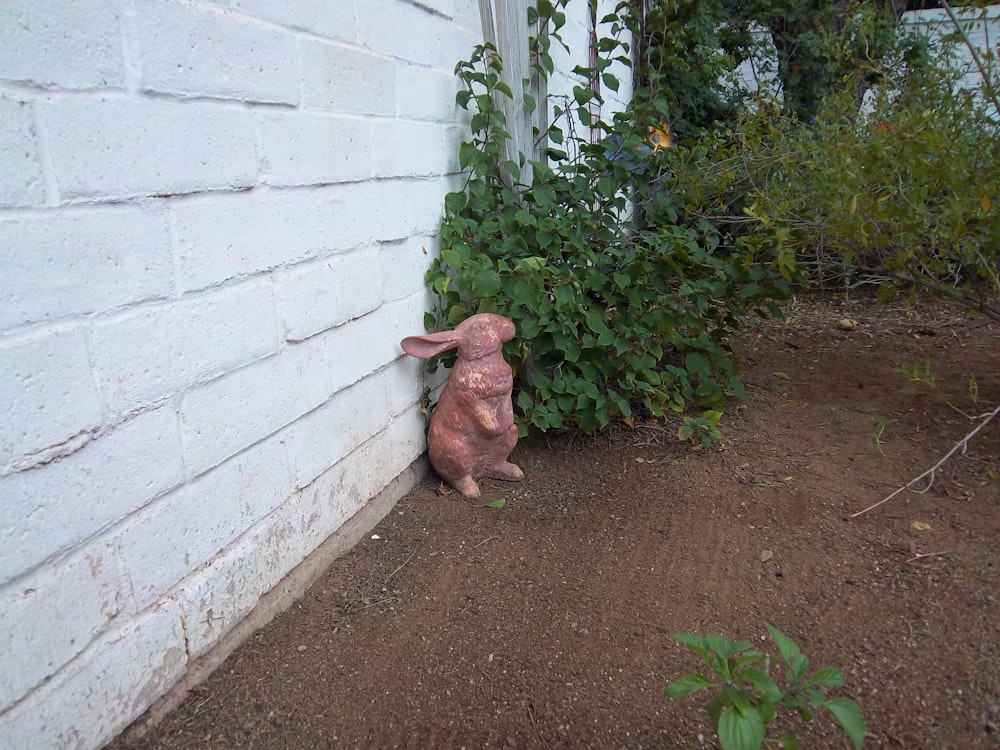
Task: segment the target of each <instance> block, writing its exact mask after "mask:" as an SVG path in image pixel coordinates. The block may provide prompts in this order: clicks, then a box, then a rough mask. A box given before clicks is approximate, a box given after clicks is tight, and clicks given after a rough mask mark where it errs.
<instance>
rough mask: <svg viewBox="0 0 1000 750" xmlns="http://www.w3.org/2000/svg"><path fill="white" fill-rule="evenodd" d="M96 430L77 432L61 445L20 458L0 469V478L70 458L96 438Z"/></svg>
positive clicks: (57, 444) (51, 446)
mask: <svg viewBox="0 0 1000 750" xmlns="http://www.w3.org/2000/svg"><path fill="white" fill-rule="evenodd" d="M96 432H97V431H96V430H84V431H83V432H78V433H77V434H76V435H74V436H73V437H71V438H68V439H66V440H63V441H62V442H61V443H56V444H55V445H50V446H49V447H48V448H42V450H40V451H35V452H34V453H31V454H29V455H27V456H22V457H21V458H18V459H16V460H14V461H11V462H10V463H9V464H7V465H6V466H4V467H3V468H2V469H0V477H3V476H7V475H8V474H16V473H18V472H21V471H30V470H31V469H38V468H40V467H42V466H45V465H47V464H50V463H52V462H53V461H58V460H59V459H61V458H66V456H71V455H73V454H74V453H76V452H77V451H79V450H82V449H83V448H84V446H86V445H87V444H88V443H89V442H90V441H91V440H93V439H94V438H95V436H96Z"/></svg>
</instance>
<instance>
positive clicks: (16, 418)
mask: <svg viewBox="0 0 1000 750" xmlns="http://www.w3.org/2000/svg"><path fill="white" fill-rule="evenodd" d="M101 419H102V408H101V401H100V398H99V397H98V394H97V392H96V390H95V388H94V384H93V379H92V378H91V375H90V364H89V362H88V359H87V342H86V338H85V337H84V335H83V332H82V331H80V330H78V329H67V330H46V331H42V332H40V333H37V334H34V335H32V336H30V337H22V338H20V339H15V340H14V341H12V342H9V343H8V344H6V345H0V468H2V467H3V466H5V465H6V464H8V463H10V462H11V461H13V460H14V459H18V458H21V457H22V456H25V455H28V454H32V453H35V452H37V451H41V450H43V449H46V448H51V447H52V446H55V445H57V444H59V443H62V442H64V441H67V440H69V439H70V438H72V437H74V436H75V435H79V434H80V433H82V432H86V431H88V430H93V429H94V428H96V427H97V426H98V425H99V424H100V423H101Z"/></svg>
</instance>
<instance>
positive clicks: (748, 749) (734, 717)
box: [718, 707, 764, 750]
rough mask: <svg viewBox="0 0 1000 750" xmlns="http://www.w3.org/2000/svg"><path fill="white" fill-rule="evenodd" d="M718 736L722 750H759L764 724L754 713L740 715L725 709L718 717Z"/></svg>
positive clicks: (730, 709) (736, 711)
mask: <svg viewBox="0 0 1000 750" xmlns="http://www.w3.org/2000/svg"><path fill="white" fill-rule="evenodd" d="M718 734H719V742H720V743H721V744H722V748H723V750H760V746H761V745H762V744H763V742H764V722H763V721H762V720H761V718H760V714H758V713H757V712H756V711H747V712H746V713H740V712H739V710H737V709H736V708H732V707H731V708H727V709H726V710H724V711H723V712H722V713H721V714H720V715H719V729H718Z"/></svg>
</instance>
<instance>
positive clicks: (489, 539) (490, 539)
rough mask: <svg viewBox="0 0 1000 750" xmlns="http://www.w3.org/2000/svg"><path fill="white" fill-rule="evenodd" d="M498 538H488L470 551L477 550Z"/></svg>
mask: <svg viewBox="0 0 1000 750" xmlns="http://www.w3.org/2000/svg"><path fill="white" fill-rule="evenodd" d="M499 538H500V537H498V536H488V537H486V538H485V539H484V540H483V541H481V542H480V543H479V544H477V545H476V546H475V547H473V548H472V549H479V548H480V547H482V546H483V545H484V544H486V542H492V541H493V540H494V539H499Z"/></svg>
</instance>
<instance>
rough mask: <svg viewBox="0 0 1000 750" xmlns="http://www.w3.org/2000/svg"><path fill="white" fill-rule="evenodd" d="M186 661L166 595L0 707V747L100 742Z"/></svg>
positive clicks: (177, 616) (180, 629)
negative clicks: (1, 710) (14, 701)
mask: <svg viewBox="0 0 1000 750" xmlns="http://www.w3.org/2000/svg"><path fill="white" fill-rule="evenodd" d="M186 668H187V656H186V653H185V644H184V626H183V623H182V620H181V613H180V609H179V608H178V607H177V605H176V604H175V603H173V602H163V603H161V604H159V605H157V606H156V607H154V608H152V609H150V610H149V611H148V612H144V613H143V614H142V615H140V616H139V617H138V618H136V619H134V620H129V621H127V622H125V623H123V624H122V625H121V626H120V628H118V629H115V630H112V631H109V632H107V633H105V634H104V635H102V636H101V637H100V638H99V640H98V641H96V642H95V643H93V644H92V645H91V646H90V648H88V649H87V650H86V651H85V652H84V653H83V654H81V655H80V656H79V657H78V658H77V659H76V660H74V661H73V662H71V663H70V665H69V666H68V667H67V668H66V669H65V670H63V671H62V672H60V673H59V674H58V675H56V676H55V677H53V678H52V679H51V680H50V681H49V682H47V683H46V684H45V685H43V686H42V687H41V688H39V689H38V690H36V691H35V692H34V693H32V694H31V695H29V696H28V697H27V698H25V699H24V700H23V701H22V702H21V703H20V704H18V705H16V706H14V707H13V708H12V709H10V711H8V712H7V713H6V714H4V715H3V717H2V720H0V747H5V748H29V747H30V748H70V747H72V748H80V749H85V748H90V749H92V750H96V748H100V747H103V746H104V745H105V744H107V743H108V742H110V741H111V740H112V739H113V738H114V737H115V736H116V735H118V734H119V733H120V732H121V731H122V730H124V729H125V728H126V727H127V726H128V725H129V724H130V723H131V722H132V721H133V720H134V719H136V718H138V717H139V715H140V714H141V713H142V712H143V711H144V710H145V709H146V708H147V707H149V706H150V705H151V704H152V702H153V701H154V700H156V699H157V698H158V697H160V696H161V695H163V694H164V693H165V692H166V691H167V690H168V689H169V688H170V687H172V686H173V685H174V684H175V683H176V682H177V681H178V680H179V679H180V678H181V677H182V676H183V675H184V670H185V669H186Z"/></svg>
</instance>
